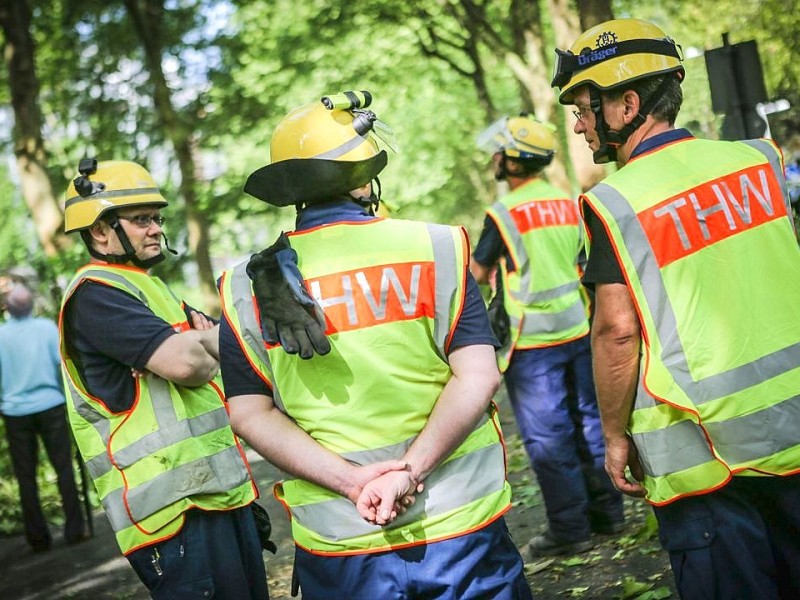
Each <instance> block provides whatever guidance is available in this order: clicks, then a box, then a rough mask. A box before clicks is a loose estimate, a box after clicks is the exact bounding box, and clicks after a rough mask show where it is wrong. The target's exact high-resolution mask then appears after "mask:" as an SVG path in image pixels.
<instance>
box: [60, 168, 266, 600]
mask: <svg viewBox="0 0 800 600" xmlns="http://www.w3.org/2000/svg"><path fill="white" fill-rule="evenodd" d="M79 173H80V175H79V176H78V177H76V178H75V179H74V180H73V181H72V182H71V183H70V185H69V188H68V190H67V199H66V214H65V219H66V220H65V229H66V232H67V233H70V232H73V231H79V232H80V234H81V237H82V238H83V240H84V242H85V244H86V247H87V250H88V251H89V254H90V255H91V260H90V262H89V263H88V264H87V265H85V266H83V267H81V268H80V269H79V270H78V272H77V274H76V275H75V277H74V279H73V280H72V282H71V283H70V284H69V286H68V288H67V290H66V292H65V295H64V299H63V303H62V309H61V319H60V328H61V353H62V366H63V370H64V373H65V376H66V377H67V384H68V385H67V388H68V391H69V393H70V398H69V401H68V402H67V405H68V414H69V417H70V422H71V425H72V430H73V432H74V434H75V439H76V441H77V443H78V447H79V449H80V451H81V454H82V455H83V459H84V461H85V463H86V468H87V469H88V472H89V474H90V475H91V478H92V481H93V482H94V485H95V487H96V489H97V493H98V496H99V497H100V501H101V502H102V504H103V508H104V509H105V511H106V514H107V516H108V518H109V521H110V522H111V526H112V529H113V530H114V533H115V535H116V540H117V543H118V544H119V547H120V549H121V550H122V553H123V554H124V555H125V557H126V558H127V559H128V561H129V562H130V564H131V565H132V566H133V568H134V570H135V571H136V573H137V575H138V576H139V578H140V579H141V580H142V582H143V583H144V584H145V586H147V588H148V589H149V590H150V592H151V595H152V596H153V597H154V598H188V597H198V598H199V597H208V598H211V597H220V598H236V599H237V600H238V599H252V600H265V599H267V598H268V597H269V594H268V592H267V582H266V573H265V569H264V561H263V559H262V556H261V549H262V542H261V541H260V539H259V532H258V529H257V528H256V523H255V519H254V515H253V510H254V509H251V508H250V506H251V505H252V506H255V503H254V500H255V499H256V498H257V496H258V491H257V489H256V486H255V483H254V482H253V481H252V479H251V476H250V470H249V466H248V464H247V460H246V458H245V454H244V450H243V448H242V446H241V444H240V442H239V441H238V440H237V438H236V437H235V436H234V434H233V432H232V431H231V428H230V422H229V419H228V415H227V412H226V408H225V402H224V396H223V394H222V390H221V381H220V378H219V375H218V370H219V362H218V361H219V359H218V356H219V345H218V339H219V337H218V331H219V326H218V325H215V324H214V323H213V322H212V321H211V319H209V318H208V317H206V316H205V315H203V314H202V313H200V312H198V311H195V310H194V309H192V308H191V307H189V306H187V305H186V304H185V303H183V302H182V301H180V300H178V298H177V297H175V296H174V295H173V294H172V292H171V291H170V290H169V288H168V287H167V286H166V284H165V283H164V282H163V281H162V280H161V279H159V278H157V277H155V276H152V275H150V274H149V273H148V269H149V268H150V267H152V266H153V265H155V264H158V263H159V262H161V261H162V260H163V259H164V255H163V253H162V250H161V238H162V237H163V232H162V225H163V223H164V217H163V216H162V215H161V209H162V208H163V207H165V206H166V205H167V201H166V200H165V199H164V197H163V196H162V195H161V193H160V192H159V189H158V187H157V186H156V183H155V181H153V178H152V177H151V175H150V173H148V172H147V170H145V169H144V168H143V167H141V166H140V165H138V164H136V163H133V162H127V161H105V162H100V163H98V162H97V161H96V160H94V159H85V160H83V161H81V164H80V166H79ZM165 239H166V238H165ZM262 510H263V509H262Z"/></svg>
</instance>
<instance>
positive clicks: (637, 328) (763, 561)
mask: <svg viewBox="0 0 800 600" xmlns="http://www.w3.org/2000/svg"><path fill="white" fill-rule="evenodd" d="M556 52H557V59H558V63H557V67H556V71H555V77H554V79H553V85H554V86H556V87H558V88H559V89H560V93H559V100H560V102H561V103H562V104H572V105H574V106H575V108H576V111H575V116H576V118H577V122H576V124H575V133H577V134H582V135H583V136H584V137H585V139H586V142H587V143H588V145H589V148H591V150H592V151H593V153H594V157H595V162H598V163H602V162H607V161H612V160H616V161H617V162H618V164H619V165H620V166H621V168H620V169H619V170H618V171H616V172H615V173H613V174H611V175H610V176H608V177H607V178H606V179H605V180H604V181H602V182H601V183H600V184H598V185H596V186H595V187H593V188H592V189H591V190H589V192H587V193H586V194H585V195H583V196H582V197H581V202H582V208H583V212H584V216H585V220H586V224H587V230H588V233H589V236H590V244H589V257H588V265H587V268H586V273H585V275H584V278H583V279H584V282H586V283H587V284H591V285H594V287H595V289H596V309H595V317H594V323H593V328H592V344H593V348H592V350H593V356H594V371H595V382H596V385H597V390H598V399H599V403H600V412H601V417H602V421H603V430H604V434H605V440H606V470H607V472H608V474H609V476H610V477H611V480H612V481H613V482H614V484H615V485H616V487H617V488H618V489H620V490H621V491H623V492H625V493H627V494H630V495H633V496H643V495H644V496H645V497H646V498H647V501H648V502H650V503H651V504H652V505H653V509H654V512H655V515H656V517H657V518H658V522H659V535H660V539H661V544H662V545H663V547H664V548H665V549H666V550H668V551H669V555H670V561H671V564H672V570H673V573H674V575H675V581H676V584H677V588H678V591H679V593H680V594H681V597H682V598H691V599H694V598H697V599H700V598H702V599H709V598H718V599H723V598H726V599H727V598H785V599H789V598H797V595H798V590H800V475H798V474H797V473H798V472H800V302H798V298H800V250H799V249H798V245H797V240H796V239H795V234H794V230H793V226H792V222H791V219H790V218H789V216H788V215H789V214H790V213H789V209H788V199H789V197H788V193H787V188H786V182H785V180H784V175H783V160H782V156H781V153H780V150H779V149H778V147H777V146H776V145H775V144H774V143H773V142H772V141H771V140H766V139H761V140H746V141H741V142H727V141H707V140H701V139H697V138H695V137H694V136H692V134H691V133H690V132H689V131H687V130H685V129H676V128H675V126H674V123H675V119H676V117H677V115H678V111H679V110H680V106H681V102H682V93H681V85H680V84H681V81H682V80H683V77H684V68H683V65H682V64H681V62H682V55H681V51H680V46H678V45H677V44H676V43H675V42H674V41H673V40H672V39H671V38H669V37H668V36H667V35H666V34H665V33H664V32H663V31H662V30H661V29H660V28H659V27H657V26H656V25H654V24H652V23H649V22H646V21H641V20H637V19H620V20H613V21H608V22H606V23H601V24H600V25H597V26H596V27H593V28H591V29H589V30H588V31H586V32H585V33H583V34H582V35H581V36H580V37H579V38H578V39H577V40H576V41H575V43H574V44H573V45H572V47H571V48H570V49H569V51H561V50H557V51H556ZM628 469H630V470H628Z"/></svg>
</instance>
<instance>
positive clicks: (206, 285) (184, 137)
mask: <svg viewBox="0 0 800 600" xmlns="http://www.w3.org/2000/svg"><path fill="white" fill-rule="evenodd" d="M125 6H126V7H127V9H128V13H129V14H130V16H131V20H132V21H133V23H134V28H135V29H136V32H137V34H138V36H139V39H140V40H141V42H142V46H143V47H144V52H145V63H146V65H147V69H148V71H149V73H150V81H151V82H152V84H153V88H154V92H153V100H154V103H155V107H156V111H157V112H158V116H159V119H160V121H161V122H162V123H163V125H164V129H165V131H166V134H167V137H168V138H169V140H170V141H171V143H172V146H173V148H174V150H175V156H176V157H177V159H178V166H179V169H180V172H181V183H180V192H181V196H182V197H183V200H184V203H185V206H186V227H187V231H188V238H189V250H190V252H191V254H192V255H193V256H194V259H195V261H196V262H197V268H198V274H199V277H200V286H201V291H202V295H203V301H204V310H206V311H208V312H209V313H211V314H218V313H219V310H220V302H219V295H218V293H217V288H216V282H215V278H214V270H213V268H212V266H211V256H210V252H209V247H210V243H209V237H208V220H207V219H206V216H205V214H203V212H202V211H201V210H200V209H199V207H198V202H197V192H196V189H195V185H196V177H195V161H194V156H193V153H192V134H191V128H190V126H189V125H188V124H186V123H185V122H183V121H182V120H181V119H180V117H179V115H178V114H177V112H176V111H175V108H174V107H173V105H172V97H171V92H170V89H169V86H168V85H167V80H166V78H165V77H164V70H163V68H162V66H161V56H162V53H163V46H162V43H161V37H160V34H159V32H160V29H161V23H163V21H164V19H165V18H166V14H165V13H166V11H165V9H164V5H163V2H162V0H125Z"/></svg>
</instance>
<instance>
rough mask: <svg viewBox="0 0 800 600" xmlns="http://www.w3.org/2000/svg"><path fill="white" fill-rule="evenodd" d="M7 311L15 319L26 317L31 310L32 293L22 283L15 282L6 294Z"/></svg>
mask: <svg viewBox="0 0 800 600" xmlns="http://www.w3.org/2000/svg"><path fill="white" fill-rule="evenodd" d="M6 306H7V307H8V312H9V313H10V314H11V316H12V317H14V318H15V319H19V318H21V317H27V316H28V315H29V314H31V311H32V310H33V294H32V293H31V291H30V290H29V289H28V288H27V287H25V286H24V285H22V284H19V283H18V284H15V285H14V287H12V288H11V290H10V291H9V292H8V294H7V295H6Z"/></svg>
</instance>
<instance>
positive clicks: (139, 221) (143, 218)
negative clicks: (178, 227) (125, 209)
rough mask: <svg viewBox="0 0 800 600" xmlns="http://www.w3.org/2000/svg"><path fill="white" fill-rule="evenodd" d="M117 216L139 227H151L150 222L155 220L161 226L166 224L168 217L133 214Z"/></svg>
mask: <svg viewBox="0 0 800 600" xmlns="http://www.w3.org/2000/svg"><path fill="white" fill-rule="evenodd" d="M117 218H119V219H122V220H123V221H128V222H130V223H133V224H134V225H136V226H137V227H141V228H142V229H147V228H148V227H150V224H151V223H152V222H153V221H155V223H156V225H158V226H159V227H161V226H162V225H163V224H164V221H166V220H167V218H166V217H163V216H161V215H155V216H151V215H133V216H132V217H123V216H122V215H117Z"/></svg>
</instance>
